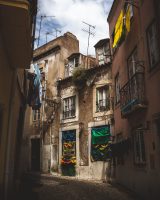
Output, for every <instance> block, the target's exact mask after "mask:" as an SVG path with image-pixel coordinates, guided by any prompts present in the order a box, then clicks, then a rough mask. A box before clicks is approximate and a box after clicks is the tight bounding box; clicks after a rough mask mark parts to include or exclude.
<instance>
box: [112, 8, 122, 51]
mask: <svg viewBox="0 0 160 200" xmlns="http://www.w3.org/2000/svg"><path fill="white" fill-rule="evenodd" d="M123 17H124V13H123V10H121V13H120V15H119V17H118V20H117V22H116V26H115V30H114V41H113V48H115V47H116V46H117V44H118V42H119V40H120V39H121V36H122V31H123V22H124V20H123Z"/></svg>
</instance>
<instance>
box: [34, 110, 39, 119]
mask: <svg viewBox="0 0 160 200" xmlns="http://www.w3.org/2000/svg"><path fill="white" fill-rule="evenodd" d="M37 120H40V111H39V110H33V121H37Z"/></svg>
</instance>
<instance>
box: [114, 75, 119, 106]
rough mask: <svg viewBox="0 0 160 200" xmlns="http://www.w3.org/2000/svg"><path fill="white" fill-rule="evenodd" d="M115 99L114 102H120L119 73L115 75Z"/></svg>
mask: <svg viewBox="0 0 160 200" xmlns="http://www.w3.org/2000/svg"><path fill="white" fill-rule="evenodd" d="M115 97H116V98H115V100H116V104H117V103H119V102H120V83H119V73H118V74H117V75H116V77H115Z"/></svg>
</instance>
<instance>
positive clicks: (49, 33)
mask: <svg viewBox="0 0 160 200" xmlns="http://www.w3.org/2000/svg"><path fill="white" fill-rule="evenodd" d="M54 32H56V35H54V34H53V33H54ZM54 32H46V43H47V42H48V40H47V36H48V35H53V36H56V38H57V37H58V34H57V33H61V31H60V30H58V29H55V31H54Z"/></svg>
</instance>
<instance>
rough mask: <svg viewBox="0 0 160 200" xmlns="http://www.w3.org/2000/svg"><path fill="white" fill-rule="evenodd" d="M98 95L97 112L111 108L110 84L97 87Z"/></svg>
mask: <svg viewBox="0 0 160 200" xmlns="http://www.w3.org/2000/svg"><path fill="white" fill-rule="evenodd" d="M96 95H97V99H96V106H97V109H96V110H97V112H103V111H107V110H110V98H109V86H103V87H100V88H97V91H96Z"/></svg>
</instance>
